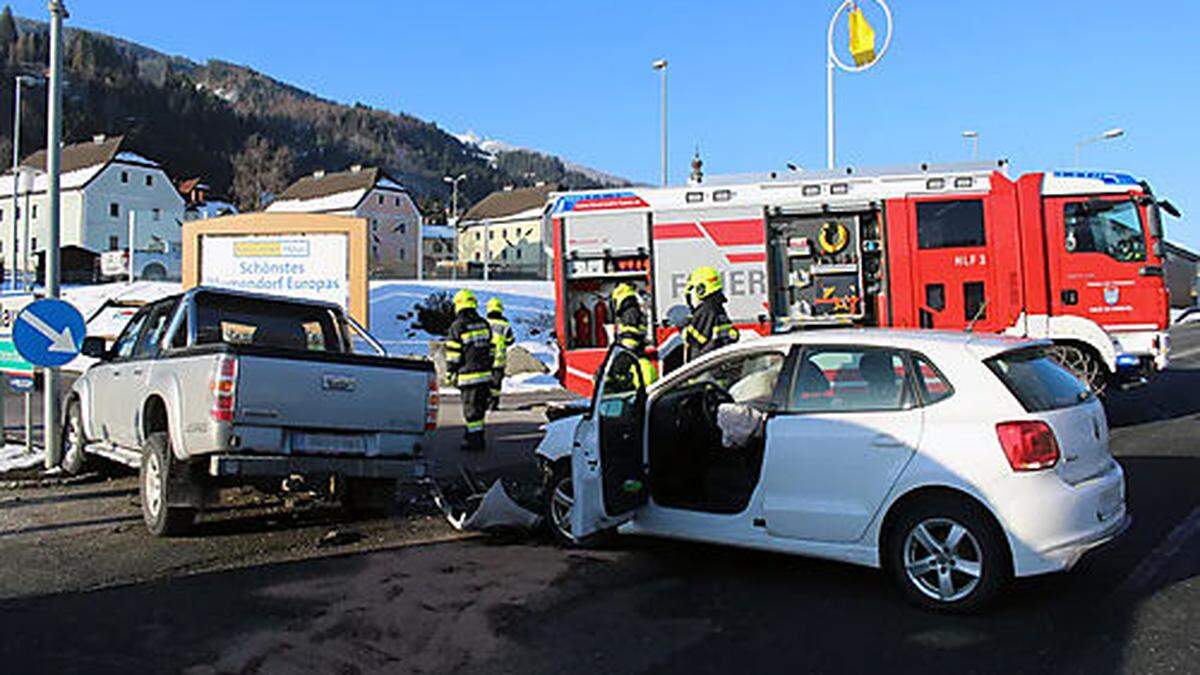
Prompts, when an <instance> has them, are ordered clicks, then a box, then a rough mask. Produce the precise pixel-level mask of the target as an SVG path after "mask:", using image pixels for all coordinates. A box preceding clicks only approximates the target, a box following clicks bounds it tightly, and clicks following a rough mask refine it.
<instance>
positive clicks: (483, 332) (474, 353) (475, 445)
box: [446, 288, 496, 452]
mask: <svg viewBox="0 0 1200 675" xmlns="http://www.w3.org/2000/svg"><path fill="white" fill-rule="evenodd" d="M478 307H479V301H478V300H476V299H475V294H474V293H472V292H471V291H469V290H468V289H465V288H464V289H462V290H460V291H459V292H457V293H455V294H454V322H453V323H451V324H450V331H449V333H448V334H447V336H446V383H447V384H450V385H457V386H458V389H459V391H461V392H462V406H463V417H465V418H466V420H467V431H466V434H465V435H464V436H463V442H462V449H463V450H466V451H469V452H482V451H483V450H484V449H485V447H486V445H485V442H484V438H483V417H484V415H485V414H486V413H487V409H488V397H489V395H490V394H491V381H492V364H493V362H494V361H495V358H496V357H495V351H494V348H493V346H492V330H491V328H490V327H489V326H488V322H487V321H485V320H484V319H483V317H481V316H479V312H478V311H476V310H477V308H478Z"/></svg>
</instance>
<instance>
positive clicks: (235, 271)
mask: <svg viewBox="0 0 1200 675" xmlns="http://www.w3.org/2000/svg"><path fill="white" fill-rule="evenodd" d="M348 239H349V237H348V236H347V234H345V233H342V232H330V233H297V234H280V235H254V234H244V235H238V234H205V235H202V236H201V237H200V283H201V284H203V285H205V286H218V287H222V288H233V289H237V290H242V291H248V292H254V293H267V294H271V295H285V296H290V297H298V298H306V299H310V300H322V301H325V302H332V303H336V304H338V305H340V306H342V307H344V308H349V302H350V288H349V242H348Z"/></svg>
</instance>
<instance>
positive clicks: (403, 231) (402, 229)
mask: <svg viewBox="0 0 1200 675" xmlns="http://www.w3.org/2000/svg"><path fill="white" fill-rule="evenodd" d="M407 231H408V225H406V224H404V223H400V234H404V233H405V232H407Z"/></svg>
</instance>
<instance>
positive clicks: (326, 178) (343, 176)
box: [279, 166, 404, 200]
mask: <svg viewBox="0 0 1200 675" xmlns="http://www.w3.org/2000/svg"><path fill="white" fill-rule="evenodd" d="M380 183H382V184H383V185H381V187H389V188H392V189H398V190H403V189H404V186H402V185H400V183H399V181H397V180H395V179H393V178H391V177H390V176H388V175H387V173H385V172H384V171H383V169H380V168H378V167H361V166H359V167H351V168H349V169H347V170H346V171H338V172H337V173H325V172H324V171H317V172H314V173H311V174H309V175H307V176H305V177H303V178H301V179H300V180H298V181H296V182H295V183H292V184H291V185H289V186H288V188H287V189H286V190H284V191H283V193H282V194H280V195H279V199H281V200H291V199H295V200H305V199H318V198H320V197H328V196H330V195H336V194H341V193H343V192H352V191H355V190H369V189H371V188H372V187H376V186H377V185H379V184H380ZM389 183H390V184H389Z"/></svg>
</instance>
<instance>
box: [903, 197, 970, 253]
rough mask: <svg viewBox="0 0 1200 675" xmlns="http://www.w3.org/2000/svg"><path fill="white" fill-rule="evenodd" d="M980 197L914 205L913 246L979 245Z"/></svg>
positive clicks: (949, 246)
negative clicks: (914, 240)
mask: <svg viewBox="0 0 1200 675" xmlns="http://www.w3.org/2000/svg"><path fill="white" fill-rule="evenodd" d="M985 243H986V240H985V238H984V232H983V200H981V199H955V200H949V201H946V200H943V201H936V202H921V203H919V204H917V246H918V247H919V248H923V249H930V248H959V247H964V246H983V245H984V244H985Z"/></svg>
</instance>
